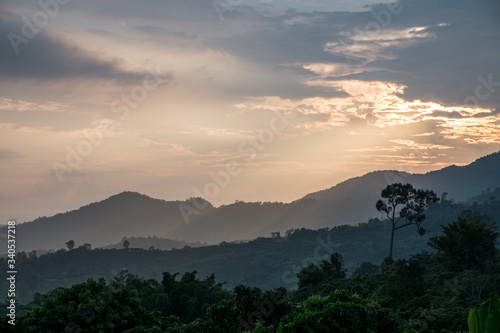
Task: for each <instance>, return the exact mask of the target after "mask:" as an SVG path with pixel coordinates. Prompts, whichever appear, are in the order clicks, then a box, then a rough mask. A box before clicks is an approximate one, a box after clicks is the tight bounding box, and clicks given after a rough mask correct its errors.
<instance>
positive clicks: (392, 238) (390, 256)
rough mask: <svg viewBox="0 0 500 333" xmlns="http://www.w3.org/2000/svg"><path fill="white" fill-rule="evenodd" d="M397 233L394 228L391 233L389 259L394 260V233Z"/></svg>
mask: <svg viewBox="0 0 500 333" xmlns="http://www.w3.org/2000/svg"><path fill="white" fill-rule="evenodd" d="M395 231H396V229H395V228H392V232H391V248H390V249H389V258H391V259H392V247H393V246H394V232H395Z"/></svg>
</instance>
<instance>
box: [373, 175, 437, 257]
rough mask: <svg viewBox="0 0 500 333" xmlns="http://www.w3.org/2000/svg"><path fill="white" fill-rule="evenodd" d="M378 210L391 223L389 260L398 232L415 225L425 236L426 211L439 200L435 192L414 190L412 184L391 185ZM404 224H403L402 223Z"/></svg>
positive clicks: (384, 192)
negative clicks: (423, 224) (395, 235)
mask: <svg viewBox="0 0 500 333" xmlns="http://www.w3.org/2000/svg"><path fill="white" fill-rule="evenodd" d="M381 197H382V199H379V200H378V201H377V204H376V208H377V210H378V211H379V212H384V213H385V214H386V215H387V218H388V219H389V220H390V221H391V224H392V230H391V246H390V249H389V258H392V250H393V247H394V233H395V232H396V230H398V229H401V228H404V227H407V226H409V225H415V226H416V227H417V231H418V233H419V235H420V236H423V235H424V234H425V229H424V228H422V223H424V221H425V214H423V212H424V211H425V209H426V208H427V207H428V206H429V205H431V204H433V203H435V202H438V201H439V199H438V197H437V195H436V193H434V192H433V191H430V190H421V189H418V190H417V189H415V188H413V185H411V184H401V183H396V184H391V185H387V187H386V188H385V189H383V190H382V193H381ZM400 222H402V223H400Z"/></svg>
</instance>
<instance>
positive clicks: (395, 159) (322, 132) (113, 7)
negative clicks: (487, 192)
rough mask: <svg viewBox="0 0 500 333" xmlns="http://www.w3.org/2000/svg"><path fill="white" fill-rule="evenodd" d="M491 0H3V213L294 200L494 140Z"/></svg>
mask: <svg viewBox="0 0 500 333" xmlns="http://www.w3.org/2000/svg"><path fill="white" fill-rule="evenodd" d="M499 112H500V3H499V2H498V1H496V0H479V1H470V0H401V1H397V2H396V1H383V2H380V3H379V2H378V1H371V0H360V1H348V0H339V1H334V0H328V1H327V0H260V1H259V0H215V1H214V0H196V1H195V0H144V1H133V0H99V1H97V0H87V1H77V0H57V1H56V0H40V1H28V0H0V184H1V186H0V223H2V224H3V223H6V222H7V221H8V220H9V219H15V220H17V221H18V222H23V221H29V220H32V219H34V218H36V217H39V216H51V215H53V214H56V213H61V212H65V211H69V210H73V209H77V208H78V207H80V206H82V205H86V204H88V203H91V202H96V201H100V200H103V199H105V198H107V197H109V196H111V195H114V194H117V193H120V192H122V191H137V192H140V193H143V194H146V195H149V196H151V197H154V198H160V199H165V200H184V199H187V198H189V197H198V196H202V197H204V198H206V199H207V200H209V201H210V202H211V203H213V204H214V205H216V206H218V205H223V204H230V203H232V202H234V201H235V200H243V201H281V202H290V201H293V200H296V199H299V198H301V197H303V196H304V195H306V194H308V193H310V192H314V191H318V190H322V189H325V188H329V187H331V186H334V185H335V184H337V183H339V182H341V181H344V180H346V179H348V178H350V177H354V176H360V175H362V174H365V173H368V172H371V171H374V170H385V169H391V170H394V169H397V170H402V171H406V172H413V173H424V172H428V171H431V170H437V169H440V168H443V167H445V166H448V165H451V164H456V165H464V164H468V163H471V162H472V161H474V160H475V159H477V158H479V157H481V156H484V155H487V154H490V153H493V152H496V151H499V150H500V116H499Z"/></svg>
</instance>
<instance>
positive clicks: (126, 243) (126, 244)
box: [123, 239, 130, 249]
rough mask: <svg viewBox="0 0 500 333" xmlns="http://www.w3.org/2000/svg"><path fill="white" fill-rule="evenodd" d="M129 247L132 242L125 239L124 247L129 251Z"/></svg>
mask: <svg viewBox="0 0 500 333" xmlns="http://www.w3.org/2000/svg"><path fill="white" fill-rule="evenodd" d="M129 246H130V242H129V241H128V239H125V240H124V241H123V247H124V248H125V249H128V247H129Z"/></svg>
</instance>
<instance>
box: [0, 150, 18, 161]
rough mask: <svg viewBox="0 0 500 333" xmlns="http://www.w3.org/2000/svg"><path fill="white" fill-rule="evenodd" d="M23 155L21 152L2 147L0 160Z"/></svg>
mask: <svg viewBox="0 0 500 333" xmlns="http://www.w3.org/2000/svg"><path fill="white" fill-rule="evenodd" d="M21 156H22V155H21V154H19V153H16V152H15V151H12V150H10V149H3V148H0V160H6V159H11V158H18V157H21Z"/></svg>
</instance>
